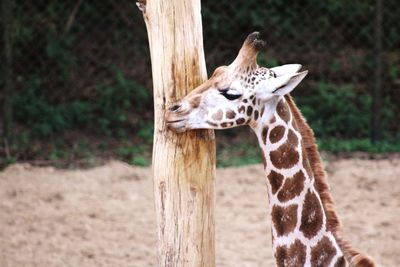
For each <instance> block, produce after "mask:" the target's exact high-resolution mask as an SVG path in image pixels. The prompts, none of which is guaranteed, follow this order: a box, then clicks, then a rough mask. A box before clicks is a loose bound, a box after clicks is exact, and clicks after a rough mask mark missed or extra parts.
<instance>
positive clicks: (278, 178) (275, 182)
mask: <svg viewBox="0 0 400 267" xmlns="http://www.w3.org/2000/svg"><path fill="white" fill-rule="evenodd" d="M283 178H284V177H283V175H282V174H279V173H277V172H276V171H271V172H270V173H269V174H268V181H269V183H270V185H271V191H272V194H275V193H276V191H278V189H279V188H280V187H281V185H282V181H283Z"/></svg>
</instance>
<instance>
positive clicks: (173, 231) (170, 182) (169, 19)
mask: <svg viewBox="0 0 400 267" xmlns="http://www.w3.org/2000/svg"><path fill="white" fill-rule="evenodd" d="M138 7H139V9H140V10H142V12H143V15H144V19H145V22H146V26H147V32H148V37H149V43H150V54H151V63H152V75H153V87H154V113H155V127H154V146H153V174H154V184H153V185H154V198H155V210H156V215H157V227H158V249H159V256H158V264H159V266H174V267H175V266H207V267H210V266H215V251H214V250H215V246H214V202H215V197H214V180H215V144H214V132H213V131H210V130H197V131H189V132H187V133H183V134H176V133H173V132H171V131H168V130H167V128H166V126H165V121H164V113H165V108H166V107H167V106H168V105H169V104H171V103H173V102H174V101H176V100H178V99H180V98H182V97H183V96H185V95H186V94H187V93H188V92H189V91H190V90H192V89H193V88H195V87H196V86H197V85H199V84H200V83H202V82H203V81H204V80H205V79H206V78H207V73H206V67H205V59H204V51H203V37H202V22H201V13H200V8H201V5H200V0H168V1H167V0H148V1H147V3H146V2H144V1H141V2H140V3H138Z"/></svg>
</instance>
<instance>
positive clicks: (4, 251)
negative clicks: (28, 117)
mask: <svg viewBox="0 0 400 267" xmlns="http://www.w3.org/2000/svg"><path fill="white" fill-rule="evenodd" d="M327 170H328V173H329V176H330V178H329V181H330V184H331V188H332V194H333V196H334V198H335V201H336V204H337V210H338V213H339V216H340V218H341V219H342V222H343V225H344V227H343V228H344V235H345V236H346V237H347V239H349V240H350V241H351V242H352V244H353V245H355V246H356V247H358V248H360V249H361V250H363V251H364V252H367V253H369V254H370V255H371V256H372V257H373V258H374V259H375V260H376V261H377V262H378V263H379V264H380V266H400V258H399V257H398V255H399V254H400V235H399V231H400V227H399V225H400V184H399V178H400V177H399V176H400V159H398V158H397V159H396V158H394V159H381V160H361V159H353V160H348V159H347V160H344V159H342V160H335V161H333V162H331V163H329V164H327ZM216 189H217V206H216V258H217V259H216V261H217V266H274V263H273V259H272V252H271V240H270V219H269V216H268V205H267V195H266V187H265V180H264V176H263V171H262V167H261V166H260V165H253V166H248V167H242V168H227V169H219V170H218V171H217V182H216ZM154 218H155V216H154V209H153V193H152V181H151V172H150V170H149V169H147V168H137V167H132V166H129V165H127V164H124V163H122V162H116V161H114V162H109V163H108V164H106V165H104V166H101V167H97V168H93V169H88V170H73V171H69V170H68V171H67V170H56V169H54V168H51V167H45V168H44V167H41V168H39V167H32V166H29V165H24V164H16V165H13V166H10V167H9V168H7V169H6V170H4V171H3V172H1V173H0V266H1V267H21V266H22V267H30V266H32V267H33V266H38V267H42V266H43V267H64V266H80V267H85V266H138V267H142V266H144V267H146V266H155V265H156V232H155V229H156V228H155V222H154Z"/></svg>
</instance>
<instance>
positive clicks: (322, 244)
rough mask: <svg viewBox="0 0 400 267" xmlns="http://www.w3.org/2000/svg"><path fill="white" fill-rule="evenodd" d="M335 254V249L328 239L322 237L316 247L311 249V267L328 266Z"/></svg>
mask: <svg viewBox="0 0 400 267" xmlns="http://www.w3.org/2000/svg"><path fill="white" fill-rule="evenodd" d="M335 254H336V249H335V247H334V246H333V244H332V242H331V241H330V240H329V238H328V237H326V236H324V237H323V238H322V239H321V240H320V241H319V242H318V243H317V244H316V245H315V247H313V248H312V249H311V266H312V267H322V266H329V264H330V263H331V260H332V258H333V257H334V256H335Z"/></svg>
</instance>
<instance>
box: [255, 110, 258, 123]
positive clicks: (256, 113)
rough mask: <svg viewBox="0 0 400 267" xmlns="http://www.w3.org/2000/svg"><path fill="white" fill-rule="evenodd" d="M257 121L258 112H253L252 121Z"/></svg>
mask: <svg viewBox="0 0 400 267" xmlns="http://www.w3.org/2000/svg"><path fill="white" fill-rule="evenodd" d="M257 119H258V110H254V120H255V121H256V120H257Z"/></svg>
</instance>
